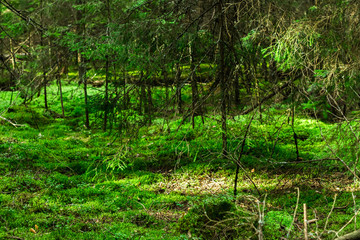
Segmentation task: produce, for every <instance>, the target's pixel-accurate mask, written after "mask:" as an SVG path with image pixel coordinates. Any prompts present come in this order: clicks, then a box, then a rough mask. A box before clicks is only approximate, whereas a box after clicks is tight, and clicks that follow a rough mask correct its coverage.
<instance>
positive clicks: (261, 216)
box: [257, 194, 267, 240]
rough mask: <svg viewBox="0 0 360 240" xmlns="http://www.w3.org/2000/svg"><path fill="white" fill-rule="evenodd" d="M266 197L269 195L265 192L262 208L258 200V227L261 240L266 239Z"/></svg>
mask: <svg viewBox="0 0 360 240" xmlns="http://www.w3.org/2000/svg"><path fill="white" fill-rule="evenodd" d="M266 197H267V195H266V194H265V197H264V201H263V204H262V205H263V207H262V209H261V205H260V201H259V200H257V205H258V211H259V227H258V234H259V240H263V239H264V233H263V231H262V227H263V225H264V223H265V220H264V219H265V203H266Z"/></svg>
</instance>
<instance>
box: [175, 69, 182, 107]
mask: <svg viewBox="0 0 360 240" xmlns="http://www.w3.org/2000/svg"><path fill="white" fill-rule="evenodd" d="M175 84H176V93H175V95H176V96H175V98H176V105H177V113H179V114H181V113H182V100H181V68H180V63H176V75H175Z"/></svg>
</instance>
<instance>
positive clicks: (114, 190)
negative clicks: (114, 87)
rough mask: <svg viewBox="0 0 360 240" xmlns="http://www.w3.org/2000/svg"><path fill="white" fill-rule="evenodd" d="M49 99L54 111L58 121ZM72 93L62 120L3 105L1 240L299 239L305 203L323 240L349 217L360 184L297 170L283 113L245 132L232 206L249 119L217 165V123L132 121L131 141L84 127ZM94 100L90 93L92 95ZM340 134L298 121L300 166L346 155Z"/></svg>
mask: <svg viewBox="0 0 360 240" xmlns="http://www.w3.org/2000/svg"><path fill="white" fill-rule="evenodd" d="M51 89H52V92H51V91H50V94H51V95H50V96H51V97H50V103H51V109H52V111H55V112H58V113H59V112H61V108H60V106H59V104H58V101H57V98H58V96H57V95H56V94H55V92H56V88H55V87H54V86H52V88H50V90H51ZM73 90H74V86H72V85H67V86H65V87H64V98H65V100H66V107H65V109H66V112H65V113H66V116H67V117H66V118H65V119H63V118H59V117H57V116H55V115H54V114H52V113H51V112H49V111H44V110H43V109H42V107H41V106H42V104H43V102H42V100H41V99H40V98H36V99H34V101H33V102H31V104H28V105H27V106H25V105H19V103H20V102H21V101H20V100H19V99H15V101H16V102H17V104H15V105H13V106H11V108H6V106H8V105H6V104H4V105H1V108H2V111H3V112H4V114H3V116H4V117H6V118H8V119H10V120H11V121H13V122H15V123H18V124H22V125H23V126H21V127H17V128H15V127H13V126H11V125H10V124H8V123H7V122H5V121H3V122H1V125H0V133H1V135H0V173H1V177H0V206H1V208H0V222H1V228H0V238H4V239H6V238H14V237H17V238H21V239H32V238H36V239H257V238H258V236H259V234H260V233H261V234H263V235H264V236H265V239H280V238H281V237H286V236H288V237H289V238H290V239H300V238H303V232H302V229H303V223H302V217H303V209H302V206H303V204H304V203H306V204H307V206H308V216H307V218H308V219H317V220H316V221H315V222H314V223H312V225H309V233H308V234H309V237H310V238H316V237H320V238H321V239H332V238H333V237H334V236H335V232H336V231H338V230H339V229H341V227H342V226H344V225H345V224H346V223H347V222H348V221H349V220H350V219H351V217H352V216H354V214H356V213H357V209H358V205H359V203H360V202H359V200H358V199H357V198H356V197H355V193H354V192H357V190H358V188H359V185H358V183H357V182H356V181H355V183H354V181H353V179H352V178H353V176H352V175H350V174H348V173H344V172H345V170H346V167H345V166H344V165H343V164H341V163H339V162H338V161H335V160H323V161H314V162H310V163H295V162H297V161H299V159H298V158H297V155H296V148H295V143H294V131H293V129H292V127H291V125H290V124H289V116H288V115H287V114H286V110H284V111H280V110H277V112H276V113H274V112H271V111H275V110H271V109H270V110H269V112H264V113H263V114H262V119H260V118H255V120H254V121H253V122H252V124H251V127H250V131H249V135H248V137H247V139H246V144H245V147H244V152H243V155H242V158H241V159H240V162H241V164H242V169H241V171H240V176H239V184H238V195H237V196H236V197H234V196H233V193H232V192H233V189H232V188H233V181H234V172H235V168H236V164H235V160H237V159H238V157H239V154H240V149H241V148H240V147H239V146H240V144H242V141H243V137H244V134H245V131H246V128H247V126H248V124H249V121H250V118H251V116H236V117H234V119H230V120H229V121H228V129H229V138H228V144H229V149H228V151H229V157H228V158H226V159H225V158H223V157H222V155H221V154H220V153H221V148H222V143H221V140H220V139H221V130H220V126H219V124H218V121H219V118H218V117H216V116H215V117H211V118H207V117H205V120H206V121H205V123H204V124H203V123H202V119H201V117H200V116H198V117H196V118H195V121H196V122H195V128H192V124H191V122H189V121H185V122H184V123H183V124H182V126H180V124H181V122H182V119H178V118H176V116H171V117H169V118H168V119H164V118H156V119H153V121H152V125H150V126H147V125H146V124H143V120H144V119H143V118H142V116H137V115H138V113H136V112H132V113H131V116H133V117H132V118H128V122H127V124H128V126H132V127H133V129H134V130H132V131H128V130H126V131H125V130H124V131H119V132H117V131H118V130H115V129H113V130H112V133H111V134H110V133H103V132H102V131H100V130H97V127H99V126H98V125H96V124H95V123H96V121H97V118H96V114H98V111H100V110H99V109H96V108H95V107H94V108H92V109H91V120H92V122H93V123H94V124H95V125H93V128H92V129H86V128H85V127H84V126H83V125H84V124H83V121H84V120H83V113H82V110H81V109H82V107H81V106H79V104H78V102H79V101H80V98H81V96H80V95H78V94H77V92H76V91H73ZM97 91H98V90H97V89H90V92H89V93H90V96H91V94H92V95H93V96H95V95H96V94H97ZM1 94H5V93H1ZM1 97H2V98H4V99H8V97H9V94H8V93H6V94H5V95H2V96H1ZM93 100H94V101H95V100H96V98H93ZM95 105H96V104H95ZM95 105H94V106H95ZM5 111H6V112H5ZM124 111H125V110H124ZM128 113H129V111H128ZM119 115H121V114H120V113H119ZM128 116H130V115H128ZM99 124H100V123H99ZM179 126H180V127H179ZM342 127H343V126H340V125H339V124H330V123H324V122H320V121H317V120H314V119H309V118H306V117H300V116H299V117H298V118H296V119H295V128H294V130H295V132H296V134H297V137H298V147H299V157H300V159H302V160H304V161H309V160H319V159H326V158H331V157H332V152H331V148H334V149H337V150H339V149H342V148H341V147H344V146H345V147H346V145H344V143H341V142H339V141H333V140H336V138H337V136H338V134H339V132H343V131H344V130H343V129H341V128H342ZM330 140H331V141H330ZM328 141H329V142H328ZM345 144H347V143H345ZM337 152H338V153H339V157H341V158H343V159H344V161H345V163H347V164H349V166H350V167H351V166H353V165H354V164H355V163H354V161H353V160H352V159H353V158H352V157H353V156H354V154H356V153H355V152H352V151H349V150H347V148H344V149H343V151H337ZM351 164H353V165H351ZM250 179H251V181H252V182H253V183H254V184H255V185H256V186H257V188H258V190H259V191H260V193H261V194H262V195H261V196H259V195H258V193H257V190H256V189H255V188H254V184H253V183H252V182H251V181H250ZM297 189H298V190H297ZM265 196H266V198H265ZM295 209H297V212H296V215H295V218H294V211H295ZM329 212H332V214H329ZM35 225H36V226H37V227H35ZM354 227H356V228H358V227H359V226H358V224H357V225H356V226H355V225H354V223H352V224H351V225H348V226H347V227H346V228H344V230H343V231H342V232H341V234H342V233H344V232H346V231H351V230H352V229H353V228H354ZM30 229H32V230H34V231H30ZM34 232H36V233H34ZM289 233H290V234H289Z"/></svg>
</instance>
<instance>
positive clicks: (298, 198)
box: [286, 187, 300, 239]
mask: <svg viewBox="0 0 360 240" xmlns="http://www.w3.org/2000/svg"><path fill="white" fill-rule="evenodd" d="M296 190H297V198H296V206H295V210H294V214H293V220H292V222H291V225H290V227H289V231H288V233H287V234H286V238H287V239H288V238H289V236H290V232H291V229H292V226H293V225H294V223H295V218H296V212H297V209H298V207H299V200H300V189H299V188H298V187H297V188H296Z"/></svg>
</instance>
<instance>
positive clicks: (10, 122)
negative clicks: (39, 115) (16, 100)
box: [0, 116, 26, 127]
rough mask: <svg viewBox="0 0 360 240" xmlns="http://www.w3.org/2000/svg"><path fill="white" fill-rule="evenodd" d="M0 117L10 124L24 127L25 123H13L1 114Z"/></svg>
mask: <svg viewBox="0 0 360 240" xmlns="http://www.w3.org/2000/svg"><path fill="white" fill-rule="evenodd" d="M0 119H2V120H4V121H6V122H8V123H10V124H11V125H13V126H14V127H25V126H26V125H23V124H17V123H13V122H12V121H10V120H9V119H7V118H4V117H3V116H0Z"/></svg>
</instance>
